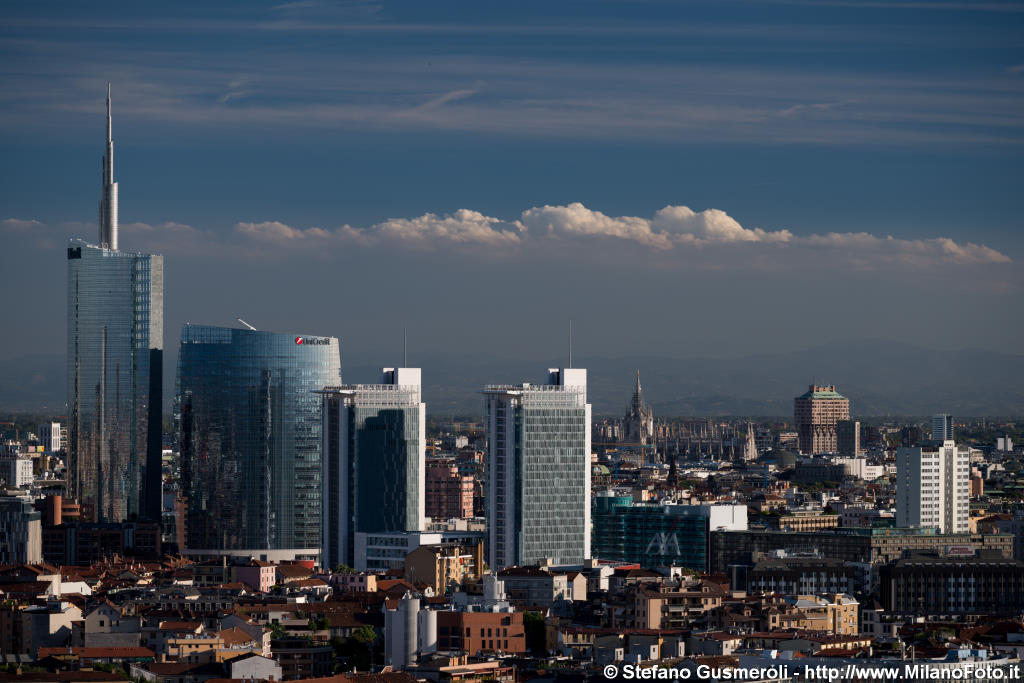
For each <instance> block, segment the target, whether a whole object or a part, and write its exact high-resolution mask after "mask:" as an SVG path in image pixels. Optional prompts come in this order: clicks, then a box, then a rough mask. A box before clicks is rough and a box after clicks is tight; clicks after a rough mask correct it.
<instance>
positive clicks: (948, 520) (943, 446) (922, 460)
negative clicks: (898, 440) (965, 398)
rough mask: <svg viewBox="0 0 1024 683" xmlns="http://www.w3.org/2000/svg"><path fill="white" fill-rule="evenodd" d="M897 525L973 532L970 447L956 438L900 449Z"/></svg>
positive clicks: (945, 532)
mask: <svg viewBox="0 0 1024 683" xmlns="http://www.w3.org/2000/svg"><path fill="white" fill-rule="evenodd" d="M896 472H897V474H896V477H897V485H896V526H899V527H911V526H919V527H935V528H937V529H938V530H939V533H943V534H963V533H967V532H968V531H969V525H968V522H967V518H968V514H969V512H970V486H971V464H970V449H968V448H957V446H956V443H955V442H954V441H952V440H947V441H943V442H941V443H940V442H937V441H936V442H925V443H923V444H921V445H920V446H913V447H910V448H906V447H904V448H900V449H899V450H898V451H897V452H896Z"/></svg>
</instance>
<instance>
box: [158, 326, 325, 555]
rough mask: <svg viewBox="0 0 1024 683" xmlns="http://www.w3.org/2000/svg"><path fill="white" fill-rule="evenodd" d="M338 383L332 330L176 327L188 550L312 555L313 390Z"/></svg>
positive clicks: (317, 428) (316, 429)
mask: <svg viewBox="0 0 1024 683" xmlns="http://www.w3.org/2000/svg"><path fill="white" fill-rule="evenodd" d="M340 382H341V357H340V351H339V347H338V340H337V339H336V338H335V337H307V336H302V335H294V334H278V333H275V332H263V331H259V330H253V329H231V328H224V327H208V326H204V325H185V326H184V328H182V331H181V346H180V348H179V350H178V377H177V406H176V408H177V413H178V447H179V449H180V452H181V480H182V495H183V496H184V498H185V499H186V500H185V506H186V508H185V546H186V548H187V550H186V551H185V553H186V554H189V555H199V556H203V555H215V554H231V555H241V556H246V557H248V556H253V557H255V558H256V559H259V560H269V561H275V560H289V559H316V558H317V557H318V555H319V548H320V456H321V439H322V435H321V420H320V396H319V395H318V394H316V393H314V392H316V391H319V390H320V389H322V388H323V387H324V386H326V385H336V384H339V383H340Z"/></svg>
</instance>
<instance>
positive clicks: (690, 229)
mask: <svg viewBox="0 0 1024 683" xmlns="http://www.w3.org/2000/svg"><path fill="white" fill-rule="evenodd" d="M652 224H653V226H654V227H655V228H656V229H658V230H661V231H664V232H666V233H670V234H673V235H675V236H676V239H677V241H680V242H690V241H692V242H694V243H695V244H698V245H703V244H716V243H729V242H789V241H790V240H792V239H793V233H791V232H790V231H789V230H778V231H776V232H766V231H764V230H762V229H760V228H753V229H748V228H744V227H743V226H742V225H740V224H739V223H738V222H736V220H735V219H734V218H732V216H730V215H729V214H727V213H726V212H724V211H720V210H719V209H706V210H704V211H701V212H699V213H698V212H695V211H693V210H692V209H690V208H689V207H688V206H666V207H665V208H664V209H661V210H660V211H658V213H656V214H654V220H653V222H652Z"/></svg>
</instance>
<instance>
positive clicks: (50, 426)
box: [39, 422, 66, 453]
mask: <svg viewBox="0 0 1024 683" xmlns="http://www.w3.org/2000/svg"><path fill="white" fill-rule="evenodd" d="M65 436H66V434H65V432H64V428H63V426H62V425H61V423H60V422H44V423H43V424H41V425H39V443H40V444H42V446H43V448H44V449H46V452H47V453H56V452H57V451H61V450H64V445H65V442H64V439H65Z"/></svg>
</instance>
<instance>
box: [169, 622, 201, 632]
mask: <svg viewBox="0 0 1024 683" xmlns="http://www.w3.org/2000/svg"><path fill="white" fill-rule="evenodd" d="M201 626H202V624H201V623H199V622H198V621H161V622H160V630H161V631H198V630H199V627H201Z"/></svg>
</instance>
